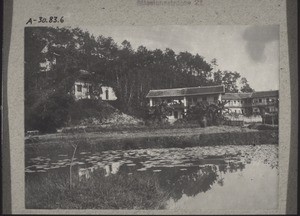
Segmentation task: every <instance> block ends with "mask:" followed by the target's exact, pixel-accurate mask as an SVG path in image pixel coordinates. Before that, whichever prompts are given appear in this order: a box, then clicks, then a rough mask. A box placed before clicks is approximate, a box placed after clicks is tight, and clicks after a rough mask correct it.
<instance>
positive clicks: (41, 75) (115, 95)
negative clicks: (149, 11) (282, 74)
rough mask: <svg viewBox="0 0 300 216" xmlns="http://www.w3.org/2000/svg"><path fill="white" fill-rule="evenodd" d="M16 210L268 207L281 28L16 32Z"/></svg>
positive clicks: (273, 199) (273, 178)
mask: <svg viewBox="0 0 300 216" xmlns="http://www.w3.org/2000/svg"><path fill="white" fill-rule="evenodd" d="M24 85H25V90H24V104H25V105H24V107H25V111H24V112H25V131H24V132H25V147H24V154H25V167H24V172H25V208H26V209H103V210H114V209H128V210H185V209H188V210H195V211H197V210H253V209H255V210H272V209H276V208H277V206H278V162H279V161H278V144H279V140H278V126H279V101H280V95H279V25H197V26H195V25H194V26H193V25H155V26H113V25H110V26H109V25H107V26H59V27H50V26H47V27H46V26H44V27H37V26H35V27H25V28H24Z"/></svg>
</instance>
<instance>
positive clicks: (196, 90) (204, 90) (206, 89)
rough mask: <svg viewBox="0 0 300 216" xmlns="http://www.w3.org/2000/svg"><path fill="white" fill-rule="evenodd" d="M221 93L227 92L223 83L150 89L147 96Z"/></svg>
mask: <svg viewBox="0 0 300 216" xmlns="http://www.w3.org/2000/svg"><path fill="white" fill-rule="evenodd" d="M220 93H221V94H223V93H225V87H224V86H223V85H217V86H203V87H200V86H199V87H189V88H174V89H156V90H150V91H149V93H148V94H147V96H146V97H147V98H155V97H179V96H193V95H209V94H220Z"/></svg>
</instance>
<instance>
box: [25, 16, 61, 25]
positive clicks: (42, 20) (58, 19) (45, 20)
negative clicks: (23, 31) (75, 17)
mask: <svg viewBox="0 0 300 216" xmlns="http://www.w3.org/2000/svg"><path fill="white" fill-rule="evenodd" d="M63 22H65V20H64V17H63V16H62V17H57V16H50V17H38V18H37V19H34V18H29V19H28V21H27V22H26V25H28V24H33V23H63Z"/></svg>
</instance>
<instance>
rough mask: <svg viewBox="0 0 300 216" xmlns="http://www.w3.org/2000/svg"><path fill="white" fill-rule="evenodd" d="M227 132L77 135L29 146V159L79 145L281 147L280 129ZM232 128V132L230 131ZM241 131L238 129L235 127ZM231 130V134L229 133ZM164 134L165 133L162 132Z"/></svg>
mask: <svg viewBox="0 0 300 216" xmlns="http://www.w3.org/2000/svg"><path fill="white" fill-rule="evenodd" d="M224 128H225V129H224V130H221V129H219V127H215V128H211V129H210V128H205V130H203V131H201V130H202V129H199V131H200V132H199V131H198V130H197V129H194V130H192V129H190V130H189V129H186V133H183V132H182V130H166V131H164V133H163V134H161V133H158V134H155V132H154V131H152V132H151V133H138V132H137V133H132V134H129V133H116V134H110V135H107V134H97V133H93V134H89V133H75V134H67V135H64V136H62V135H61V136H55V137H52V138H45V137H44V138H40V140H38V141H36V142H33V143H27V144H26V145H25V146H26V147H25V153H26V158H27V156H28V157H32V156H35V155H36V156H41V155H45V154H49V152H51V154H56V153H67V154H69V153H70V152H72V149H73V147H72V145H73V144H76V143H77V144H78V151H79V152H80V151H91V152H97V151H107V150H129V149H145V148H185V147H196V146H216V145H259V144H278V130H253V129H248V130H242V129H241V128H239V129H238V130H232V129H230V128H234V127H224ZM228 128H229V129H228ZM236 128H238V127H236ZM230 130H231V131H230ZM160 132H162V131H160Z"/></svg>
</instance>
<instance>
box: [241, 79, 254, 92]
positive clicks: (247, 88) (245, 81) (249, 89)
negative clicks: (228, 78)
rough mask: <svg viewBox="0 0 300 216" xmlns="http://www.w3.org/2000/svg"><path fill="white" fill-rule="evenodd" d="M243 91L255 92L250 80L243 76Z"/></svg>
mask: <svg viewBox="0 0 300 216" xmlns="http://www.w3.org/2000/svg"><path fill="white" fill-rule="evenodd" d="M240 83H241V85H242V86H241V92H254V89H253V88H251V87H250V85H249V83H248V80H247V79H246V78H245V77H242V78H241V81H240Z"/></svg>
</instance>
